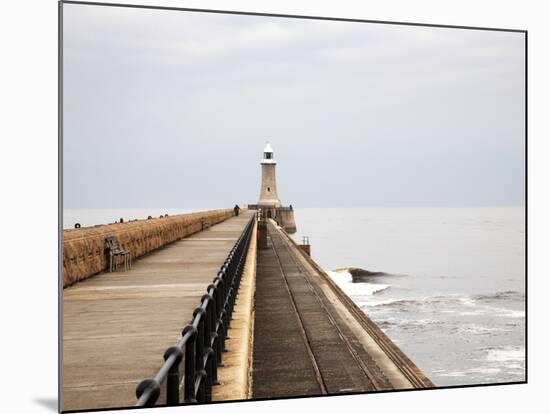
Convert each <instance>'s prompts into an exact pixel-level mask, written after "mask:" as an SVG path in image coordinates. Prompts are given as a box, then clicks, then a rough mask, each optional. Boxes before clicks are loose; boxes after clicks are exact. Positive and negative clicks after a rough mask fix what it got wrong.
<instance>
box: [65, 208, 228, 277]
mask: <svg viewBox="0 0 550 414" xmlns="http://www.w3.org/2000/svg"><path fill="white" fill-rule="evenodd" d="M233 216H234V212H233V209H224V210H211V211H204V212H199V213H191V214H182V215H177V216H169V217H162V218H155V219H149V220H137V221H130V222H126V223H117V224H106V225H101V226H94V227H84V228H80V229H71V230H64V231H63V287H67V286H70V285H72V284H73V283H76V282H78V281H80V280H83V279H86V278H88V277H90V276H93V275H95V274H96V273H99V272H101V271H103V270H105V269H107V268H108V267H109V258H108V255H107V252H106V250H105V238H106V237H108V236H116V237H117V238H118V242H119V245H120V246H121V248H122V249H124V250H129V251H130V252H131V254H132V260H133V259H136V258H138V257H140V256H142V255H144V254H146V253H149V252H151V251H153V250H155V249H158V248H159V247H162V246H165V245H166V244H168V243H171V242H173V241H176V240H179V239H181V238H182V237H186V236H189V235H191V234H193V233H196V232H199V231H201V230H203V229H204V228H206V227H209V226H211V225H213V224H217V223H220V222H222V221H224V220H226V219H228V218H230V217H233Z"/></svg>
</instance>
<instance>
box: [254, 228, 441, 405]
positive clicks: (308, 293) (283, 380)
mask: <svg viewBox="0 0 550 414" xmlns="http://www.w3.org/2000/svg"><path fill="white" fill-rule="evenodd" d="M267 232H268V235H267V239H268V243H267V248H266V249H262V250H259V252H258V267H257V281H256V286H257V288H256V306H255V324H254V327H255V329H254V338H255V339H254V352H253V356H254V362H253V369H252V397H253V398H273V397H285V396H305V395H324V394H341V393H353V392H366V391H377V390H390V389H406V388H415V387H419V388H424V387H431V386H433V384H432V383H431V382H430V381H429V380H428V379H427V378H426V377H425V376H424V375H423V374H422V372H421V371H420V370H419V369H418V368H416V367H415V366H414V364H413V363H412V362H411V361H410V360H408V358H406V356H405V355H404V354H403V353H402V352H401V351H400V350H399V349H398V348H397V347H396V346H395V345H393V344H392V343H391V341H390V340H389V339H388V338H387V337H386V336H385V335H384V334H383V333H382V332H381V331H380V330H378V329H376V328H375V326H373V325H374V324H373V323H372V322H371V321H370V320H368V318H366V316H364V315H363V314H362V313H361V314H358V313H357V312H356V311H357V309H356V307H355V305H353V304H351V303H349V302H348V301H347V300H346V299H345V298H347V297H345V295H344V294H343V293H342V292H341V291H340V290H339V289H338V288H337V287H336V286H335V285H334V283H332V282H331V281H330V279H329V278H328V276H327V275H326V274H325V273H324V272H323V271H322V270H321V269H319V268H318V267H317V266H315V264H314V262H313V261H312V260H311V259H309V258H308V257H307V256H306V255H305V254H304V253H303V252H302V251H301V250H300V249H298V248H297V246H296V245H295V243H294V242H293V241H292V239H291V238H290V237H289V236H288V235H287V234H286V233H285V232H284V230H282V229H281V228H279V227H278V226H277V225H276V224H275V222H274V221H273V220H270V221H269V222H268V225H267ZM369 325H370V326H369ZM369 327H370V329H369ZM373 328H375V329H373Z"/></svg>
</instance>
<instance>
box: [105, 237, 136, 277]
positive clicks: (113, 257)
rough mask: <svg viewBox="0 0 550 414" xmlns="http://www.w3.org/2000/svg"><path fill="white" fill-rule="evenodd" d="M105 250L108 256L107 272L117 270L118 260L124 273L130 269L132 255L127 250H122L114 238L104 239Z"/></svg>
mask: <svg viewBox="0 0 550 414" xmlns="http://www.w3.org/2000/svg"><path fill="white" fill-rule="evenodd" d="M105 249H106V250H107V253H108V254H109V272H112V271H113V270H117V269H118V266H119V265H120V259H122V261H123V263H124V271H126V269H128V268H129V267H132V254H131V253H130V251H129V250H123V249H122V248H121V247H120V245H119V244H118V239H117V238H116V236H108V237H107V238H106V239H105Z"/></svg>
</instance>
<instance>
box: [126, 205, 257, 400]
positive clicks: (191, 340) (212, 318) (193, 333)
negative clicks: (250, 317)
mask: <svg viewBox="0 0 550 414" xmlns="http://www.w3.org/2000/svg"><path fill="white" fill-rule="evenodd" d="M255 222H256V214H254V215H253V216H252V217H251V218H250V220H249V222H248V223H247V225H246V227H245V229H244V231H243V232H242V233H241V235H240V236H239V239H238V240H237V242H236V243H235V245H234V246H233V248H232V249H231V251H230V252H229V255H228V256H227V258H226V259H225V262H224V263H223V265H222V266H221V267H220V270H219V271H218V274H217V275H216V277H215V278H214V280H213V282H212V284H210V285H208V287H207V288H206V294H205V295H203V296H202V298H201V304H200V306H199V307H197V308H195V310H194V311H193V318H192V320H191V323H190V324H188V325H187V326H185V328H184V329H183V330H182V333H181V335H182V337H181V338H180V340H179V341H178V343H177V344H176V345H175V346H172V347H170V348H168V349H167V350H166V352H165V353H164V364H163V365H162V366H161V367H160V369H159V371H158V372H157V374H156V375H155V377H154V378H148V379H144V380H143V381H141V382H140V383H139V385H138V386H137V388H136V397H137V402H136V404H135V406H136V407H150V406H152V405H154V404H155V403H156V402H157V400H158V398H159V396H160V394H161V387H163V386H164V387H165V395H166V405H178V404H181V403H182V402H181V398H180V392H179V389H180V364H181V362H182V361H183V363H184V375H183V381H184V384H183V391H184V393H183V394H184V395H183V397H184V401H183V403H185V404H192V403H197V402H209V401H211V400H212V386H213V385H217V384H219V382H218V367H219V366H221V362H222V353H223V352H224V351H226V349H225V340H226V339H227V330H228V329H229V327H230V324H231V316H232V314H233V308H234V306H235V299H236V296H237V291H238V289H239V286H240V283H241V277H242V273H243V270H244V265H245V263H246V258H247V255H248V247H249V246H250V240H251V238H252V231H253V229H254V224H255Z"/></svg>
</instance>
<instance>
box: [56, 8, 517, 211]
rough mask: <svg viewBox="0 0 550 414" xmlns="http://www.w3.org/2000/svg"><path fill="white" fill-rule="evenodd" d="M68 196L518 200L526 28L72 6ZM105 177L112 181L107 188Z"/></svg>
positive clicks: (92, 201)
mask: <svg viewBox="0 0 550 414" xmlns="http://www.w3.org/2000/svg"><path fill="white" fill-rule="evenodd" d="M64 31H65V44H64V55H65V62H64V65H65V66H64V71H65V85H64V88H65V95H64V103H65V126H64V133H65V135H64V139H65V141H64V152H65V154H64V155H65V159H64V173H65V203H66V206H67V207H195V206H201V207H202V206H212V207H215V206H221V205H230V204H232V203H234V202H236V201H238V202H243V201H250V202H254V201H256V198H257V196H258V194H257V193H258V186H259V178H260V177H259V164H258V163H259V158H260V156H261V150H262V148H263V145H264V142H265V140H267V139H269V140H271V142H272V144H273V146H274V149H275V152H276V154H275V155H276V158H277V159H278V161H279V169H278V179H279V181H280V182H279V187H280V195H281V197H282V198H283V200H282V201H283V202H284V203H289V202H290V203H292V204H294V205H300V206H368V205H377V206H384V205H392V206H393V205H500V204H522V203H523V198H524V191H525V189H524V171H523V160H524V144H523V142H524V141H523V140H524V137H523V131H524V114H523V108H524V67H523V62H524V44H523V35H521V34H518V33H503V32H486V31H468V30H457V29H438V28H422V27H405V26H395V25H377V24H362V23H345V22H329V21H311V20H296V19H280V18H269V17H254V16H232V15H219V14H204V13H186V12H166V11H150V10H132V9H117V8H106V7H89V6H78V5H65V26H64ZM109 183H110V184H109Z"/></svg>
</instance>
